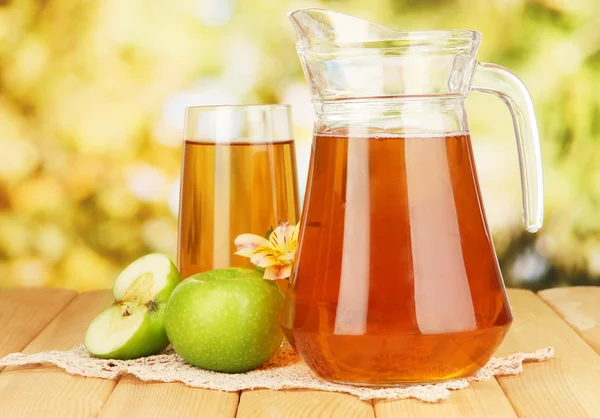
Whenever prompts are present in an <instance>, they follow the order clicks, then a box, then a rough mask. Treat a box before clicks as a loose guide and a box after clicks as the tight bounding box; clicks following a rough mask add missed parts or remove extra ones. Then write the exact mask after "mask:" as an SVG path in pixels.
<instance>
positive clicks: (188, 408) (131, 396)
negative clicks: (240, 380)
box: [99, 376, 239, 418]
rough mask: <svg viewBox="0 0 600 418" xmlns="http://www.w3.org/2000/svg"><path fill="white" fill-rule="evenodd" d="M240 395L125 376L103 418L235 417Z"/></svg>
mask: <svg viewBox="0 0 600 418" xmlns="http://www.w3.org/2000/svg"><path fill="white" fill-rule="evenodd" d="M238 399H239V394H238V393H236V392H219V391H214V390H206V389H198V388H191V387H189V386H186V385H184V384H183V383H161V382H142V381H141V380H139V379H138V378H136V377H133V376H125V377H123V378H122V379H121V380H120V381H119V384H118V385H117V387H116V388H115V390H114V391H113V393H112V394H111V395H110V398H109V399H108V401H107V402H106V404H105V405H104V408H102V411H101V412H100V415H99V416H100V418H112V417H128V418H136V417H140V418H149V417H165V418H170V417H196V416H197V417H225V418H233V417H235V412H236V409H237V405H238Z"/></svg>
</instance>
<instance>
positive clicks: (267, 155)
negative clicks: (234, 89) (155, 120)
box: [178, 141, 298, 278]
mask: <svg viewBox="0 0 600 418" xmlns="http://www.w3.org/2000/svg"><path fill="white" fill-rule="evenodd" d="M297 218H298V181H297V175H296V156H295V148H294V142H293V141H285V142H252V143H217V144H215V143H202V142H192V141H185V144H184V149H183V171H182V179H181V206H180V211H179V251H178V265H179V270H180V272H181V276H182V277H183V278H187V277H189V276H191V275H192V274H195V273H199V272H202V271H207V270H212V269H215V268H223V267H230V266H241V267H244V266H245V267H253V266H252V264H251V263H250V262H249V260H248V259H247V258H244V257H240V256H237V255H234V253H235V251H236V248H235V245H234V243H233V241H234V239H235V237H236V236H238V235H239V234H243V233H252V234H257V235H261V236H264V235H265V234H266V232H267V231H268V230H269V229H270V228H271V227H274V226H277V224H279V223H280V222H284V221H289V222H291V223H295V222H297Z"/></svg>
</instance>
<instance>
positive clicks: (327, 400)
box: [237, 389, 375, 418]
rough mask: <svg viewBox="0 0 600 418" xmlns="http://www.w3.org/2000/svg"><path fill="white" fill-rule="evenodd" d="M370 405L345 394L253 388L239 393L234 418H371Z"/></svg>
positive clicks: (372, 414)
mask: <svg viewBox="0 0 600 418" xmlns="http://www.w3.org/2000/svg"><path fill="white" fill-rule="evenodd" d="M374 416H375V414H374V411H373V404H372V403H371V402H367V401H361V400H359V399H358V398H357V397H355V396H353V395H349V394H345V393H335V392H323V391H317V390H280V391H276V390H269V389H256V390H249V391H244V392H242V396H241V398H240V404H239V406H238V413H237V417H238V418H258V417H260V418H280V417H286V418H294V417H302V418H309V417H332V418H337V417H340V418H363V417H374Z"/></svg>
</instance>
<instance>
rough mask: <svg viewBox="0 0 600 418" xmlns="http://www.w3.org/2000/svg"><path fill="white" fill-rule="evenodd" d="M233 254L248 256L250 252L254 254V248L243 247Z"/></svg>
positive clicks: (250, 254)
mask: <svg viewBox="0 0 600 418" xmlns="http://www.w3.org/2000/svg"><path fill="white" fill-rule="evenodd" d="M234 254H235V255H241V256H242V257H248V258H250V257H251V256H252V254H254V248H244V249H241V250H238V251H236V252H235V253H234Z"/></svg>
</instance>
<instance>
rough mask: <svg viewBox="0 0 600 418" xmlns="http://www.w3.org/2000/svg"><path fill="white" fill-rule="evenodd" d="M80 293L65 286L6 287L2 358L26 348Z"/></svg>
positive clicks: (0, 327) (0, 321)
mask: <svg viewBox="0 0 600 418" xmlns="http://www.w3.org/2000/svg"><path fill="white" fill-rule="evenodd" d="M76 295H77V292H74V291H72V290H61V289H14V290H2V291H1V292H0V357H4V356H5V355H7V354H9V353H13V352H17V351H21V350H23V348H25V346H26V345H27V344H28V343H29V342H31V340H33V339H34V338H35V337H36V336H37V335H38V334H39V333H40V332H41V331H42V330H43V329H44V327H45V326H46V325H48V324H49V323H50V321H52V319H53V318H54V317H55V316H56V315H58V313H59V312H60V311H61V310H62V309H64V307H65V306H67V304H68V303H69V302H70V301H71V300H72V299H73V298H74V297H75V296H76ZM0 370H1V368H0Z"/></svg>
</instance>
